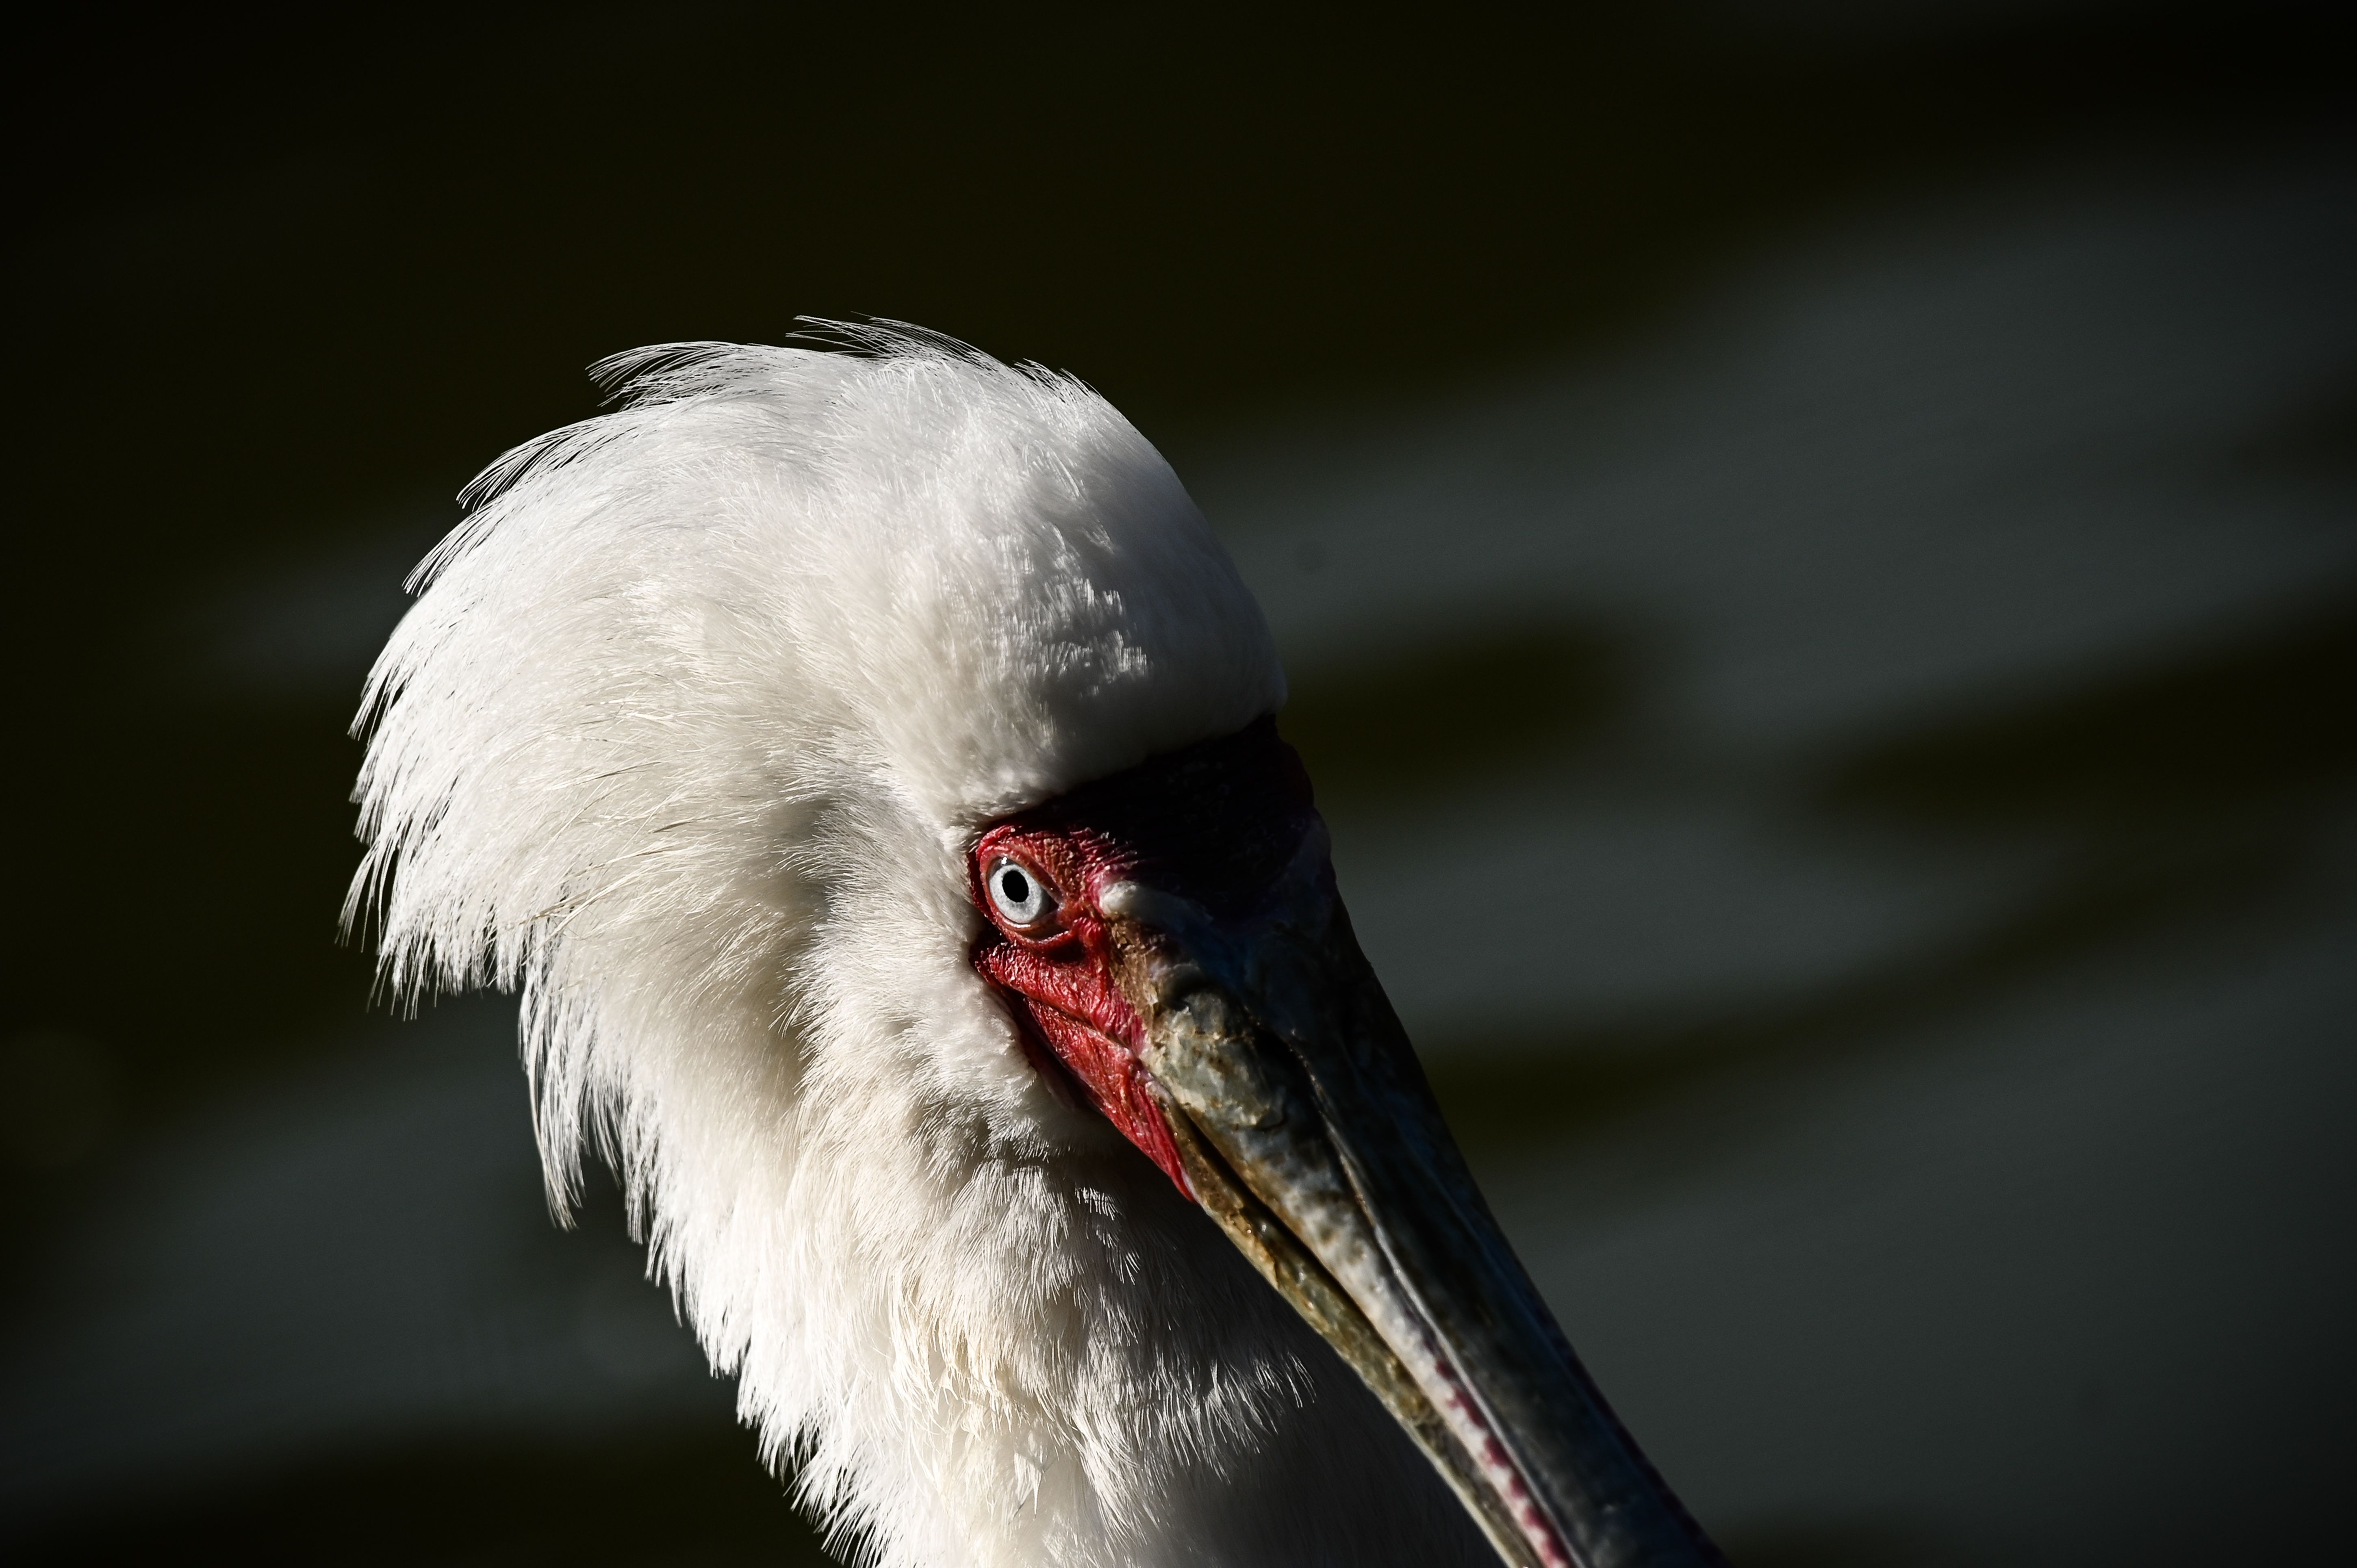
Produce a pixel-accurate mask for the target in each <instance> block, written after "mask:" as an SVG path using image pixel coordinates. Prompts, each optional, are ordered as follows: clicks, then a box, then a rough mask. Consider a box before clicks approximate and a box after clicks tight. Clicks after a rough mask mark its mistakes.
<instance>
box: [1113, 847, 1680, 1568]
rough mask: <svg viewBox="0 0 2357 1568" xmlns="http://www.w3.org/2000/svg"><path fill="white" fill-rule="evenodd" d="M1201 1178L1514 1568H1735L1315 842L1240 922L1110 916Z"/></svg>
mask: <svg viewBox="0 0 2357 1568" xmlns="http://www.w3.org/2000/svg"><path fill="white" fill-rule="evenodd" d="M1098 904H1099V908H1101V909H1102V910H1103V913H1104V914H1105V915H1106V916H1107V917H1108V918H1109V922H1110V925H1111V928H1112V935H1113V945H1114V954H1115V975H1116V978H1117V980H1118V983H1120V984H1121V985H1122V987H1123V989H1124V991H1125V993H1127V994H1128V996H1129V999H1130V1002H1131V1004H1132V1005H1133V1006H1135V1008H1136V1010H1137V1012H1138V1015H1139V1016H1140V1017H1141V1018H1142V1019H1143V1020H1144V1021H1145V1025H1146V1042H1145V1045H1144V1047H1143V1049H1142V1051H1141V1056H1142V1058H1143V1059H1144V1062H1145V1065H1146V1069H1147V1070H1148V1071H1149V1072H1151V1073H1152V1074H1153V1078H1154V1083H1155V1089H1156V1092H1157V1093H1158V1094H1159V1095H1160V1096H1161V1097H1162V1099H1163V1101H1164V1109H1165V1112H1166V1115H1168V1120H1169V1122H1170V1124H1171V1128H1172V1132H1173V1134H1174V1136H1175V1137H1176V1139H1177V1141H1178V1144H1179V1157H1180V1160H1181V1161H1182V1162H1183V1164H1184V1166H1185V1168H1186V1172H1187V1176H1188V1179H1189V1183H1190V1184H1191V1185H1192V1187H1194V1190H1195V1193H1196V1196H1197V1197H1199V1198H1200V1200H1201V1202H1202V1204H1203V1207H1204V1208H1206V1209H1208V1210H1209V1211H1210V1212H1211V1216H1212V1218H1213V1219H1216V1220H1217V1221H1218V1222H1219V1224H1220V1225H1221V1227H1222V1229H1223V1230H1226V1231H1227V1233H1228V1236H1229V1237H1230V1239H1231V1240H1233V1241H1234V1242H1235V1244H1236V1245H1237V1246H1238V1247H1239V1248H1241V1249H1242V1250H1243V1252H1244V1254H1245V1255H1246V1256H1247V1257H1249V1258H1250V1259H1251V1260H1252V1261H1253V1263H1254V1266H1256V1267H1257V1268H1258V1269H1259V1270H1260V1272H1261V1273H1262V1274H1263V1276H1265V1278H1266V1279H1267V1280H1268V1282H1269V1283H1271V1284H1272V1285H1275V1287H1276V1289H1277V1290H1278V1291H1279V1292H1280V1293H1282V1294H1284V1296H1285V1297H1286V1300H1288V1301H1290V1302H1291V1303H1292V1304H1293V1305H1294V1307H1295V1308H1296V1310H1297V1311H1298V1312H1299V1313H1300V1314H1301V1316H1303V1317H1305V1318H1307V1319H1308V1322H1309V1323H1310V1325H1311V1326H1314V1327H1315V1328H1316V1329H1317V1330H1318V1332H1319V1333H1320V1334H1321V1335H1323V1336H1324V1337H1326V1339H1327V1340H1328V1341H1329V1343H1330V1344H1332V1345H1333V1347H1334V1348H1335V1349H1336V1350H1337V1351H1339V1352H1340V1354H1341V1356H1342V1359H1344V1360H1346V1361H1348V1362H1349V1363H1350V1364H1351V1367H1352V1369H1355V1370H1356V1371H1357V1372H1358V1374H1359V1375H1360V1377H1361V1378H1363V1379H1364V1380H1366V1382H1367V1385H1368V1387H1369V1388H1371V1389H1372V1390H1373V1391H1374V1393H1375V1395H1376V1397H1378V1398H1379V1399H1381V1400H1382V1401H1383V1404H1384V1405H1385V1407H1386V1408H1388V1409H1389V1410H1390V1411H1391V1412H1392V1414H1393V1415H1394V1417H1395V1418H1396V1419H1397V1420H1398V1421H1399V1423H1401V1424H1402V1425H1403V1426H1405V1428H1406V1429H1407V1430H1408V1432H1409V1433H1410V1434H1412V1435H1413V1436H1414V1437H1415V1441H1416V1442H1417V1444H1419V1445H1421V1446H1422V1447H1423V1449H1424V1451H1425V1453H1426V1455H1427V1456H1429V1457H1430V1459H1431V1460H1432V1463H1433V1464H1434V1466H1437V1468H1438V1469H1439V1471H1440V1473H1441V1475H1442V1476H1443V1477H1446V1479H1447V1480H1448V1484H1449V1485H1450V1487H1453V1488H1454V1489H1455V1490H1456V1492H1457V1495H1458V1498H1461V1499H1462V1500H1463V1501H1464V1504H1465V1506H1466V1508H1467V1509H1469V1510H1470V1511H1471V1513H1472V1514H1473V1517H1474V1518H1475V1519H1476V1520H1478V1521H1480V1525H1481V1528H1482V1529H1483V1530H1485V1531H1486V1532H1487V1533H1488V1535H1489V1537H1490V1540H1491V1542H1492V1543H1493V1544H1494V1545H1495V1546H1496V1547H1497V1549H1498V1554H1499V1555H1500V1556H1501V1557H1502V1558H1503V1559H1504V1560H1505V1561H1506V1562H1507V1563H1512V1564H1516V1565H1517V1568H1636V1565H1639V1564H1642V1565H1645V1568H1654V1565H1666V1564H1695V1563H1724V1561H1725V1560H1724V1559H1723V1558H1722V1557H1721V1556H1720V1555H1719V1553H1718V1551H1717V1548H1716V1547H1714V1546H1713V1545H1712V1544H1711V1542H1710V1541H1709V1538H1708V1537H1706V1536H1705V1535H1704V1534H1703V1532H1702V1530H1701V1529H1700V1527H1699V1526H1697V1525H1696V1524H1695V1522H1694V1520H1693V1519H1692V1518H1690V1517H1689V1516H1688V1515H1687V1513H1686V1511H1685V1509H1684V1508H1683V1507H1681V1506H1680V1505H1679V1503H1678V1500H1677V1498H1675V1497H1674V1496H1672V1495H1671V1493H1670V1490H1669V1488H1668V1487H1665V1486H1664V1485H1663V1483H1662V1480H1661V1477H1659V1476H1658V1475H1656V1474H1655V1473H1654V1471H1653V1467H1652V1466H1651V1465H1650V1464H1648V1463H1647V1462H1646V1460H1645V1456H1644V1455H1642V1454H1641V1453H1640V1452H1639V1451H1638V1448H1637V1445H1636V1444H1635V1443H1634V1442H1633V1441H1631V1438H1630V1436H1629V1434H1628V1433H1627V1432H1626V1431H1624V1430H1623V1429H1622V1428H1621V1425H1620V1422H1619V1421H1618V1420H1617V1419H1616V1418H1615V1417H1614V1415H1613V1413H1612V1411H1611V1409H1610V1407H1609V1406H1608V1405H1607V1404H1606V1403H1605V1402H1604V1396H1603V1395H1602V1394H1600V1393H1599V1392H1598V1391H1597V1388H1596V1385H1595V1383H1594V1382H1593V1381H1591V1380H1589V1378H1588V1376H1587V1371H1586V1370H1585V1369H1583V1368H1582V1367H1581V1366H1580V1364H1579V1360H1578V1358H1577V1357H1576V1356H1574V1355H1573V1354H1572V1350H1571V1346H1570V1345H1569V1343H1568V1342H1566V1339H1565V1338H1564V1335H1563V1330H1562V1329H1561V1328H1559V1327H1557V1326H1556V1325H1555V1318H1554V1316H1553V1315H1552V1314H1550V1313H1549V1312H1548V1311H1547V1308H1546V1304H1545V1303H1544V1302H1543V1301H1542V1300H1540V1298H1539V1294H1538V1291H1537V1289H1536V1288H1535V1287H1534V1286H1533V1285H1532V1283H1531V1281H1530V1276H1529V1275H1528V1274H1527V1273H1524V1272H1523V1266H1522V1262H1521V1261H1520V1260H1519V1259H1517V1258H1516V1257H1515V1256H1514V1254H1513V1251H1512V1249H1511V1248H1510V1247H1508V1246H1507V1244H1506V1240H1505V1237H1504V1236H1503V1235H1502V1234H1501V1232H1500V1231H1499V1229H1498V1223H1497V1221H1496V1220H1495V1219H1492V1218H1491V1214H1490V1208H1489V1205H1488V1204H1486V1203H1485V1202H1483V1201H1482V1198H1481V1194H1480V1190H1479V1189H1478V1188H1477V1187H1475V1186H1474V1183H1473V1177H1472V1175H1471V1173H1470V1172H1469V1171H1468V1170H1467V1168H1466V1165H1465V1160H1464V1157H1463V1155H1460V1154H1459V1153H1458V1149H1457V1144H1456V1141H1455V1140H1454V1139H1453V1138H1451V1137H1450V1136H1449V1133H1448V1126H1447V1124H1446V1123H1444V1122H1442V1120H1441V1116H1440V1110H1439V1107H1438V1105H1437V1104H1436V1103H1435V1102H1434V1100H1433V1097H1432V1090H1430V1088H1429V1087H1428V1086H1427V1085H1426V1082H1425V1078H1424V1072H1423V1069H1421V1067H1419V1065H1418V1064H1417V1062H1416V1059H1415V1051H1414V1050H1413V1049H1412V1048H1411V1047H1410V1046H1409V1045H1408V1041H1407V1036H1406V1034H1405V1031H1403V1029H1402V1028H1401V1026H1400V1023H1399V1019H1398V1017H1397V1016H1396V1015H1394V1013H1393V1011H1392V1007H1391V1004H1390V1002H1389V1001H1388V1000H1387V999H1386V998H1385V997H1384V995H1383V988H1382V987H1381V985H1379V984H1378V983H1376V980H1375V977H1374V973H1373V971H1372V969H1371V968H1370V967H1369V966H1368V963H1367V961H1366V958H1365V956H1364V955H1363V954H1361V952H1360V950H1359V944H1358V940H1357V939H1356V938H1355V937H1354V936H1352V934H1351V925H1350V919H1349V917H1348V916H1346V915H1345V914H1344V913H1343V910H1342V905H1341V900H1340V897H1337V896H1336V894H1335V891H1334V878H1333V872H1332V870H1331V869H1330V866H1329V861H1328V856H1327V843H1326V833H1325V830H1324V827H1323V825H1322V824H1313V825H1312V827H1311V828H1310V830H1309V832H1308V837H1307V839H1306V840H1305V842H1304V843H1303V845H1302V848H1301V852H1300V854H1297V856H1296V857H1295V861H1294V864H1293V865H1292V867H1291V869H1290V870H1289V871H1288V872H1287V873H1286V876H1285V878H1284V879H1283V881H1282V883H1281V884H1280V886H1279V887H1278V889H1277V890H1276V893H1275V897H1273V898H1272V900H1271V902H1270V905H1269V906H1268V907H1267V908H1265V910H1264V911H1263V913H1261V914H1260V915H1258V916H1256V917H1254V918H1252V919H1250V920H1247V921H1244V922H1242V923H1223V922H1221V921H1217V920H1214V919H1213V918H1211V916H1210V915H1208V914H1207V913H1206V912H1205V911H1204V910H1203V909H1201V908H1200V907H1198V906H1196V905H1194V904H1192V903H1190V902H1189V901H1187V900H1185V899H1182V898H1179V897H1173V896H1171V895H1169V894H1166V893H1162V892H1160V891H1157V889H1154V888H1152V887H1149V886H1145V885H1143V884H1141V883H1137V882H1127V883H1123V884H1121V885H1119V886H1114V887H1111V888H1108V889H1106V890H1104V892H1103V894H1101V895H1100V897H1099V900H1098Z"/></svg>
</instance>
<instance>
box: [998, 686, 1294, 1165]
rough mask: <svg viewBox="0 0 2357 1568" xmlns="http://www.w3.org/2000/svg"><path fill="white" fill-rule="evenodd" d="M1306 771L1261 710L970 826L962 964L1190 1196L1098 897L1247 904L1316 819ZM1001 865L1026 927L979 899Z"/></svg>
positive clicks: (1036, 1054)
mask: <svg viewBox="0 0 2357 1568" xmlns="http://www.w3.org/2000/svg"><path fill="white" fill-rule="evenodd" d="M1316 817H1317V810H1316V806H1315V803H1314V801H1313V800H1312V798H1311V794H1310V789H1309V776H1308V774H1307V773H1305V772H1303V771H1302V768H1301V759H1300V758H1299V757H1297V756H1295V755H1294V752H1293V748H1292V747H1291V746H1287V745H1286V744H1285V742H1284V741H1282V740H1280V739H1279V738H1278V737H1277V733H1276V722H1275V720H1274V719H1272V718H1261V719H1258V720H1255V721H1254V722H1253V723H1252V724H1250V725H1246V726H1244V727H1243V729H1241V730H1238V731H1237V732H1235V733H1234V734H1233V735H1229V736H1220V737H1219V738H1217V739H1214V740H1207V741H1200V742H1198V743H1197V744H1195V745H1193V746H1187V747H1185V748H1184V749H1182V750H1179V751H1174V752H1168V753H1165V754H1164V755H1162V756H1160V757H1153V758H1150V759H1149V760H1147V761H1146V762H1143V763H1140V764H1139V765H1138V766H1137V767H1135V768H1130V769H1129V770H1127V771H1126V772H1124V773H1117V774H1114V775H1113V776H1112V777H1111V778H1107V779H1098V780H1097V781H1095V782H1094V783H1091V784H1083V785H1082V786H1081V787H1080V788H1078V789H1072V790H1070V791H1068V792H1067V793H1065V794H1063V795H1061V796H1060V797H1058V798H1057V799H1055V800H1049V801H1046V802H1044V803H1042V804H1040V805H1039V806H1035V807H1033V808H1032V809H1031V810H1029V811H1025V812H1023V813H1022V814H1020V815H1019V816H1016V817H1013V818H1010V819H1008V820H1007V821H1006V822H1000V823H999V824H997V825H996V826H995V827H993V828H991V829H990V830H988V831H987V832H985V833H984V834H983V835H982V839H981V842H980V843H976V844H975V845H974V856H973V859H972V860H971V862H970V863H969V871H968V875H969V876H970V877H971V879H972V886H973V892H974V908H977V909H980V910H981V911H982V913H983V917H984V918H985V919H986V920H988V921H989V922H990V924H989V926H988V928H987V929H985V930H984V932H983V934H982V937H981V939H980V940H977V941H976V942H975V943H974V968H975V969H977V970H979V971H980V972H982V974H983V976H984V978H985V979H987V980H988V981H990V982H991V983H993V984H994V985H996V987H997V988H998V990H999V993H1000V994H1001V995H1003V996H1004V997H1005V998H1006V1004H1007V1008H1008V1010H1009V1011H1010V1012H1012V1013H1013V1014H1014V1015H1015V1017H1016V1021H1017V1024H1018V1026H1021V1028H1022V1033H1023V1036H1024V1047H1025V1049H1026V1050H1028V1051H1029V1052H1030V1053H1031V1056H1032V1059H1033V1064H1034V1065H1035V1066H1037V1067H1038V1068H1039V1072H1040V1075H1041V1076H1042V1077H1044V1078H1046V1079H1048V1081H1049V1084H1050V1085H1051V1086H1056V1087H1058V1088H1059V1089H1060V1090H1065V1089H1069V1090H1074V1091H1077V1093H1078V1095H1079V1096H1080V1097H1082V1098H1084V1099H1086V1100H1087V1101H1088V1102H1089V1103H1090V1104H1092V1105H1093V1106H1095V1107H1096V1108H1097V1110H1098V1111H1099V1112H1102V1113H1103V1116H1104V1118H1105V1120H1107V1121H1108V1122H1112V1123H1113V1124H1114V1126H1116V1127H1118V1128H1120V1129H1121V1131H1122V1135H1123V1136H1124V1137H1126V1138H1127V1139H1128V1140H1129V1141H1130V1142H1131V1143H1133V1144H1136V1145H1137V1146H1138V1147H1139V1148H1140V1149H1142V1150H1144V1151H1145V1153H1146V1158H1148V1159H1150V1160H1152V1161H1153V1162H1154V1163H1155V1164H1156V1165H1159V1166H1161V1167H1162V1169H1163V1171H1164V1172H1165V1173H1166V1174H1168V1176H1169V1177H1170V1179H1171V1180H1172V1181H1174V1182H1177V1183H1178V1184H1179V1191H1181V1192H1183V1193H1186V1194H1187V1196H1188V1197H1194V1196H1195V1193H1194V1190H1193V1188H1191V1187H1189V1185H1188V1183H1187V1174H1186V1171H1185V1170H1184V1169H1183V1168H1182V1167H1181V1166H1180V1165H1179V1148H1178V1144H1177V1142H1176V1141H1175V1140H1174V1139H1173V1138H1172V1137H1171V1134H1170V1123H1169V1122H1168V1120H1167V1119H1165V1117H1164V1115H1163V1112H1162V1107H1161V1105H1160V1103H1159V1102H1158V1101H1157V1099H1156V1098H1155V1094H1154V1090H1153V1087H1152V1083H1153V1080H1152V1079H1151V1077H1150V1076H1149V1075H1148V1074H1147V1072H1146V1067H1145V1064H1144V1063H1142V1062H1140V1061H1139V1060H1138V1058H1137V1053H1138V1051H1139V1049H1140V1048H1141V1047H1143V1045H1144V1043H1145V1039H1146V1032H1145V1026H1144V1025H1143V1024H1142V1023H1141V1022H1140V1021H1139V1019H1138V1016H1137V1014H1136V1013H1135V1010H1133V1009H1132V1008H1131V1006H1130V1004H1129V1000H1128V998H1127V997H1125V996H1124V995H1123V994H1122V993H1121V988H1120V987H1119V986H1118V985H1116V984H1114V979H1113V951H1112V947H1111V943H1110V941H1109V940H1108V939H1109V933H1108V932H1107V930H1106V929H1105V920H1104V916H1103V912H1102V910H1101V909H1100V907H1099V906H1100V902H1101V900H1102V899H1103V897H1104V894H1105V891H1106V890H1107V889H1108V888H1111V887H1112V886H1114V885H1115V884H1117V883H1121V882H1125V881H1128V880H1130V879H1131V878H1133V877H1135V878H1136V879H1137V880H1139V881H1142V882H1145V883H1146V884H1148V885H1149V886H1154V887H1157V888H1159V889H1161V890H1162V891H1164V892H1167V893H1171V894H1175V895H1177V896H1179V897H1184V898H1187V899H1189V900H1191V901H1192V902H1194V903H1195V904H1197V905H1198V906H1200V908H1202V909H1204V910H1205V911H1206V912H1207V913H1208V914H1209V915H1210V916H1211V918H1214V919H1236V918H1245V917H1247V916H1249V914H1250V913H1251V912H1252V911H1253V910H1254V909H1255V908H1258V907H1259V905H1260V904H1261V902H1262V900H1263V899H1264V898H1265V897H1266V895H1267V893H1268V890H1269V889H1270V888H1271V887H1272V886H1274V885H1275V881H1276V878H1277V877H1278V876H1279V875H1282V874H1283V872H1284V870H1285V868H1286V865H1288V864H1289V863H1290V862H1291V860H1292V858H1293V856H1294V854H1295V853H1296V851H1297V849H1298V848H1299V847H1300V844H1301V843H1302V835H1303V833H1304V832H1307V831H1308V826H1309V824H1310V823H1311V822H1314V821H1315V820H1316ZM1002 861H1012V862H1014V863H1015V864H1016V865H1019V866H1021V867H1022V868H1023V874H1024V875H1026V876H1027V877H1029V878H1031V879H1032V880H1034V881H1036V882H1038V883H1039V885H1040V886H1041V887H1043V888H1045V889H1046V890H1047V891H1048V893H1049V900H1050V904H1049V908H1046V909H1045V910H1044V911H1043V912H1042V913H1041V914H1040V916H1039V918H1038V919H1036V920H1034V921H1033V922H1031V923H1030V924H1028V925H1019V924H1017V923H1015V922H1013V921H1010V920H1009V919H1008V918H1006V915H1005V914H1004V913H1003V912H1002V911H1001V910H1000V909H999V908H998V905H997V901H996V899H994V898H992V897H991V896H990V889H989V886H988V879H989V876H990V874H991V870H992V868H993V867H994V866H996V865H999V864H1000V863H1001V862H1002Z"/></svg>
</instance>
